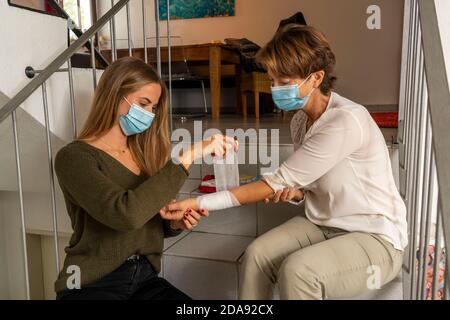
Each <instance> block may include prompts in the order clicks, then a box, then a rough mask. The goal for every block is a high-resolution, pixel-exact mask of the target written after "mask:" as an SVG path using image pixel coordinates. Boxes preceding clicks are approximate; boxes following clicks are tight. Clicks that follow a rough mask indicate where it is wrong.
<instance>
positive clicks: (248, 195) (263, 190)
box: [230, 180, 274, 205]
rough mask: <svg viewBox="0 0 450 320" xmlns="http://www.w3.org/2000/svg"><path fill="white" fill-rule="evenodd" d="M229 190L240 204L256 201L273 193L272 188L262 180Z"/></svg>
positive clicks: (269, 196)
mask: <svg viewBox="0 0 450 320" xmlns="http://www.w3.org/2000/svg"><path fill="white" fill-rule="evenodd" d="M230 192H231V193H232V194H233V195H234V196H235V197H236V199H237V200H238V201H239V203H240V204H241V205H244V204H250V203H256V202H259V201H262V200H264V199H267V198H271V197H272V196H273V195H274V192H273V190H272V188H271V187H269V185H268V184H267V183H266V182H264V181H263V180H260V181H256V182H252V183H249V184H246V185H243V186H240V187H237V188H234V189H231V190H230Z"/></svg>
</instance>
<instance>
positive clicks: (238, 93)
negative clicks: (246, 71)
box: [234, 64, 243, 114]
mask: <svg viewBox="0 0 450 320" xmlns="http://www.w3.org/2000/svg"><path fill="white" fill-rule="evenodd" d="M234 70H235V71H234V73H235V76H236V113H237V114H243V104H242V98H241V95H242V93H241V66H240V65H238V64H235V65H234Z"/></svg>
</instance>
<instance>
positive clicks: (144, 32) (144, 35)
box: [142, 0, 148, 63]
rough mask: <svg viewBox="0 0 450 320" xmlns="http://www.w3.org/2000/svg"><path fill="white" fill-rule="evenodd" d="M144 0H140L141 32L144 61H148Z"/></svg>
mask: <svg viewBox="0 0 450 320" xmlns="http://www.w3.org/2000/svg"><path fill="white" fill-rule="evenodd" d="M146 9H147V8H146V5H145V0H142V32H143V37H144V61H145V63H148V52H147V48H148V46H147V10H146Z"/></svg>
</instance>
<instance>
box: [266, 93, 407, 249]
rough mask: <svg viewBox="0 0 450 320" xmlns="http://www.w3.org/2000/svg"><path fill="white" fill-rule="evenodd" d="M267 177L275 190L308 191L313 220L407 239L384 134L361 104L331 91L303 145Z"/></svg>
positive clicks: (401, 244)
mask: <svg viewBox="0 0 450 320" xmlns="http://www.w3.org/2000/svg"><path fill="white" fill-rule="evenodd" d="M263 179H264V180H265V181H266V182H267V183H268V184H269V185H270V187H271V188H272V189H273V190H274V191H278V190H282V189H283V188H285V187H294V188H303V189H304V190H305V200H304V201H305V213H306V217H307V218H308V219H309V220H310V221H311V222H313V223H315V224H317V225H322V226H328V227H335V228H340V229H344V230H347V231H360V232H367V233H374V234H378V235H380V236H381V237H383V238H384V239H386V240H387V241H389V242H390V243H392V244H393V246H394V247H395V248H396V249H398V250H403V249H404V248H405V247H406V245H407V243H408V240H407V224H406V207H405V204H404V202H403V200H402V198H401V197H400V194H399V192H398V190H397V187H396V186H395V182H394V177H393V174H392V167H391V161H390V158H389V151H388V149H387V146H386V142H385V140H384V137H383V134H382V133H381V131H380V129H379V128H378V126H377V124H376V123H375V121H374V120H373V119H372V117H371V115H370V114H369V112H368V111H367V109H366V108H364V107H363V106H361V105H359V104H356V103H355V102H352V101H350V100H348V99H346V98H344V97H341V96H340V95H338V94H337V93H334V92H333V93H332V94H331V98H330V101H329V103H328V106H327V108H326V110H325V112H324V113H323V114H322V115H321V116H320V118H319V119H318V120H317V121H315V122H314V123H313V125H312V126H311V127H310V128H309V130H308V131H307V132H306V135H305V138H304V141H303V144H302V145H301V146H300V147H299V148H298V149H297V150H296V151H295V153H294V154H293V155H292V156H291V157H290V158H289V159H287V160H286V161H285V162H284V163H283V164H282V165H281V166H280V167H279V168H278V169H277V170H276V171H275V172H274V173H270V174H265V175H264V177H263Z"/></svg>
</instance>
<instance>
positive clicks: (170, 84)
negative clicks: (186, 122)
mask: <svg viewBox="0 0 450 320" xmlns="http://www.w3.org/2000/svg"><path fill="white" fill-rule="evenodd" d="M166 1H167V2H166V3H167V42H168V43H167V64H168V66H169V70H168V71H169V119H170V120H169V121H170V134H172V131H173V113H172V109H173V108H172V107H173V106H172V103H173V99H172V49H171V48H172V40H171V31H170V0H166Z"/></svg>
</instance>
